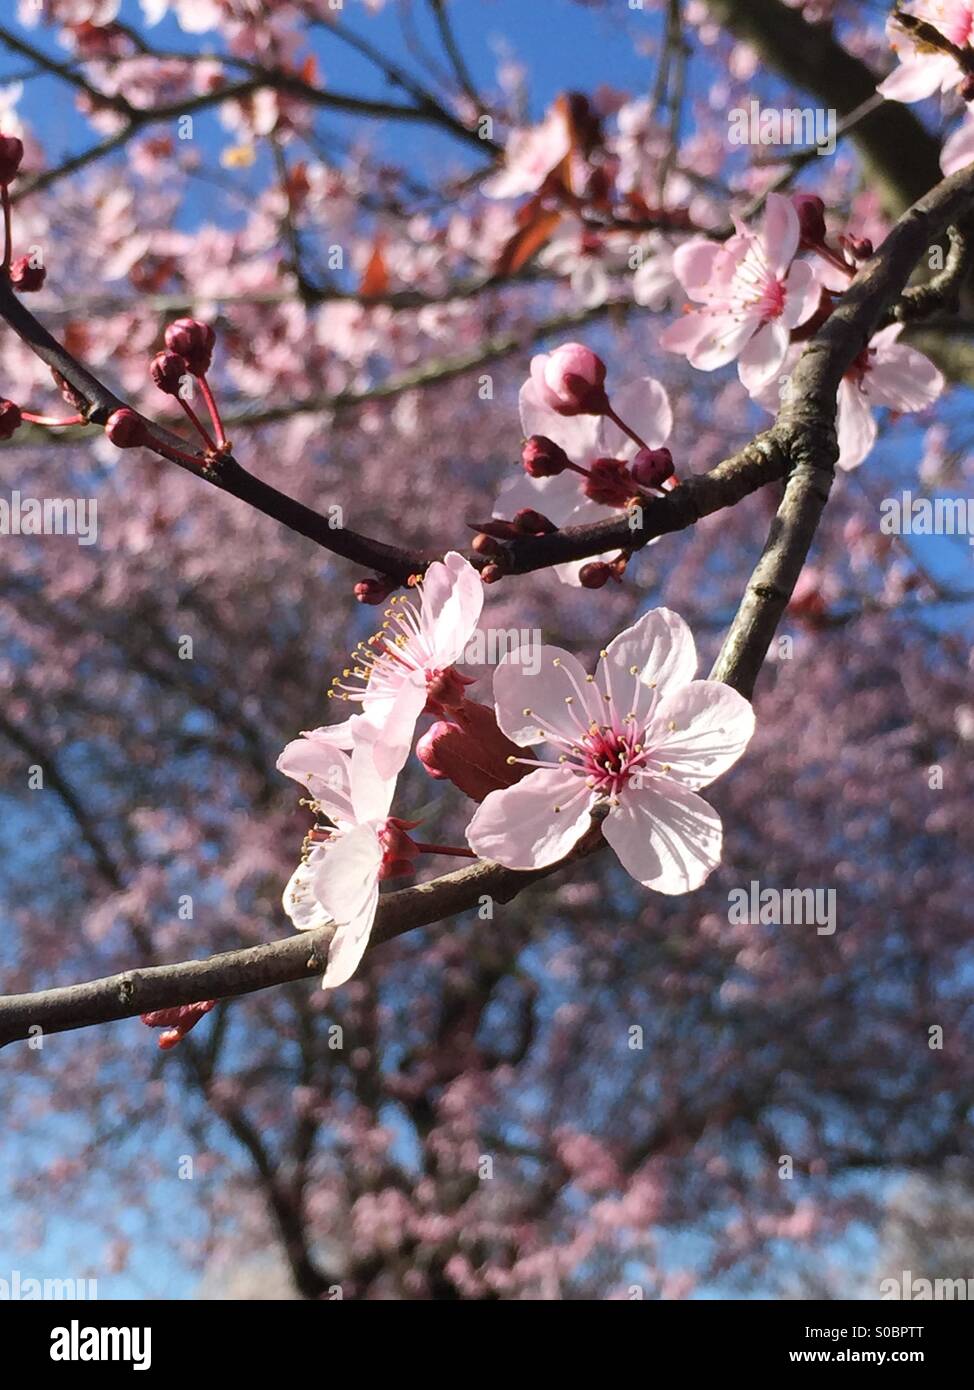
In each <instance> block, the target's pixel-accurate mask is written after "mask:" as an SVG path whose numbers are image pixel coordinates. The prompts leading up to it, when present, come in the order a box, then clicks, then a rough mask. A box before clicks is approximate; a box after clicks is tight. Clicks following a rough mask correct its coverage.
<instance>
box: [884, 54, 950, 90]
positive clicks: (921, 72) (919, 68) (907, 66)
mask: <svg viewBox="0 0 974 1390" xmlns="http://www.w3.org/2000/svg"><path fill="white" fill-rule="evenodd" d="M955 72H956V74H957V76H958V78H959V77H960V75H961V72H960V68H959V67H958V66H957V65H956V64H955V62H954V60H953V58H951V57H949V56H947V55H946V54H944V55H943V56H941V55H940V54H938V53H913V54H910V55H909V56H908V57H906V58H901V59H900V66H899V67H898V68H895V69H894V70H893V72H891V73H890V75H889V77H887V78H885V79H884V80H883V81H882V82H880V84H879V86H878V87H877V88H876V91H877V92H879V94H880V95H881V96H884V97H886V99H887V101H907V102H909V101H924V100H925V99H926V98H927V97H932V96H933V94H934V92H936V91H939V90H940V89H941V88H942V87H943V88H946V86H947V85H948V84H950V79H951V78H952V77H953V75H954V73H955Z"/></svg>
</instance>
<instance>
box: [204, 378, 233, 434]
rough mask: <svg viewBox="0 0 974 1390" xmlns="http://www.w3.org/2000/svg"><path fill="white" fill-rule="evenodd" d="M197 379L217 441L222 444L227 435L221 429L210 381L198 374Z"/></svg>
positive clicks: (221, 424)
mask: <svg viewBox="0 0 974 1390" xmlns="http://www.w3.org/2000/svg"><path fill="white" fill-rule="evenodd" d="M197 380H198V381H199V384H200V390H201V391H202V392H203V399H204V400H205V401H206V408H207V410H208V411H209V412H210V419H211V420H212V421H213V428H214V429H215V430H216V438H217V443H218V444H224V443H226V438H227V436H226V433H225V431H224V429H223V421H222V420H221V419H220V411H219V409H218V407H217V403H216V400H215V399H214V396H213V392H212V391H211V390H210V383H209V382H208V381H207V379H206V377H205V376H200V377H198V378H197Z"/></svg>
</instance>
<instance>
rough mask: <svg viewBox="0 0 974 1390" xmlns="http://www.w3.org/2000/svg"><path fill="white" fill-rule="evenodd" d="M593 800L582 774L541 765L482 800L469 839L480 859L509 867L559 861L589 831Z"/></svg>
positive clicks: (468, 833) (469, 829) (541, 866)
mask: <svg viewBox="0 0 974 1390" xmlns="http://www.w3.org/2000/svg"><path fill="white" fill-rule="evenodd" d="M592 802H593V795H592V793H591V791H590V790H589V788H588V787H587V786H586V785H585V779H584V777H583V776H581V775H580V774H579V773H578V772H572V771H571V770H567V769H562V768H547V767H543V768H539V769H538V771H537V772H532V773H530V774H529V775H528V776H527V777H525V778H523V780H522V781H520V782H515V783H514V786H513V787H504V788H502V790H500V791H496V792H491V793H490V795H489V796H488V797H486V798H485V800H484V801H483V802H481V804H480V806H479V808H478V809H477V812H476V814H475V816H474V818H473V820H472V821H471V822H470V824H469V825H468V826H467V843H468V844H469V846H470V848H471V849H472V850H473V851H474V853H475V854H478V855H479V856H480V857H481V859H493V860H495V861H496V862H497V863H498V864H505V865H506V866H507V867H508V868H509V869H541V868H544V867H546V866H547V865H549V864H557V863H558V861H559V860H561V859H564V857H565V855H566V854H567V853H568V852H569V850H570V849H571V848H572V846H573V845H574V844H575V843H576V842H577V841H578V840H579V839H580V838H581V837H582V835H583V834H584V833H585V831H586V830H587V829H588V827H589V825H590V819H589V808H590V807H591V805H592ZM556 807H560V808H561V809H560V810H556V809H555V808H556Z"/></svg>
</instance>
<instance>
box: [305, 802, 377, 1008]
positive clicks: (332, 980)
mask: <svg viewBox="0 0 974 1390" xmlns="http://www.w3.org/2000/svg"><path fill="white" fill-rule="evenodd" d="M322 848H323V850H324V854H323V855H322V856H321V859H320V860H319V862H318V863H317V865H316V867H315V873H314V878H313V880H312V891H313V892H314V894H315V896H316V897H317V898H318V900H319V902H320V903H321V905H322V907H323V908H324V909H325V910H326V911H327V912H329V913H330V914H331V916H332V918H333V919H334V920H335V921H336V922H338V924H339V925H338V927H337V928H336V930H335V935H334V936H333V937H332V941H331V945H330V947H329V950H328V968H327V969H326V971H325V975H324V978H323V980H322V986H323V988H325V989H332V988H334V986H335V985H340V984H344V983H345V981H346V980H347V979H348V978H349V977H350V976H351V975H352V974H354V972H355V970H356V968H357V966H358V963H359V961H360V960H361V959H362V955H363V953H364V951H365V947H366V945H367V944H368V940H369V934H370V933H371V931H372V923H373V922H374V920H375V911H376V907H377V906H378V902H379V869H380V868H381V866H382V845H381V843H380V841H379V836H378V832H377V829H376V823H375V822H370V823H368V824H366V825H357V826H355V828H354V829H353V830H350V831H348V833H347V834H344V835H338V836H336V837H335V839H334V840H330V841H329V842H328V843H327V844H326V845H324V846H322Z"/></svg>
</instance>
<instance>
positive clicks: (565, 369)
mask: <svg viewBox="0 0 974 1390" xmlns="http://www.w3.org/2000/svg"><path fill="white" fill-rule="evenodd" d="M531 380H532V382H533V383H534V387H535V390H536V392H537V394H538V397H539V398H540V401H541V404H542V405H545V406H547V407H548V409H549V410H553V411H554V412H555V414H556V415H604V414H605V413H606V411H607V410H608V408H609V398H608V396H607V395H606V394H605V363H604V362H603V361H602V359H601V357H598V356H596V354H595V353H594V352H593V351H592V350H591V348H587V347H585V346H584V344H582V343H564V344H563V345H562V346H561V347H559V348H555V350H554V352H547V353H539V354H538V356H537V357H533V358H532V359H531Z"/></svg>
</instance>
